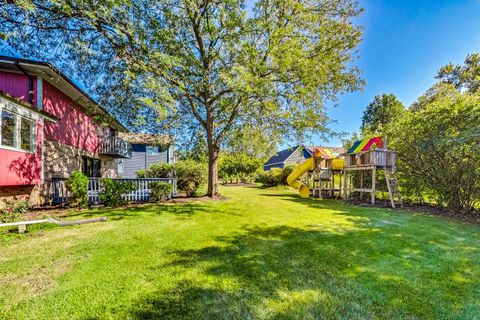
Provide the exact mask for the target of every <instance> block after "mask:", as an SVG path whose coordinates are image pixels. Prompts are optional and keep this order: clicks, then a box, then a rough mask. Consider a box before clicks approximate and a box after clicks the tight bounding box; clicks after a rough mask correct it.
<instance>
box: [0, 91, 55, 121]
mask: <svg viewBox="0 0 480 320" xmlns="http://www.w3.org/2000/svg"><path fill="white" fill-rule="evenodd" d="M0 97H2V98H4V99H6V100H8V101H10V102H13V103H16V104H19V105H21V106H22V107H24V108H26V109H28V110H30V111H32V112H34V113H36V114H39V115H41V116H42V117H43V118H44V119H46V120H49V121H52V122H55V121H57V120H58V118H57V117H55V116H54V115H53V114H51V113H48V112H46V111H45V110H39V109H37V108H36V107H35V106H34V105H32V104H30V103H28V102H25V101H23V100H21V99H18V98H17V97H14V96H12V95H10V94H8V93H7V92H5V91H2V90H0Z"/></svg>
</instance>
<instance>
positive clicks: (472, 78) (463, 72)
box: [437, 53, 480, 93]
mask: <svg viewBox="0 0 480 320" xmlns="http://www.w3.org/2000/svg"><path fill="white" fill-rule="evenodd" d="M479 75H480V55H479V54H478V53H474V54H469V55H468V56H467V58H466V59H465V63H464V64H463V65H461V64H457V65H454V64H453V63H450V64H448V65H446V66H444V67H442V68H441V69H440V70H439V71H438V75H437V79H438V80H440V81H441V82H442V83H448V84H451V85H453V86H454V87H455V88H456V89H457V90H458V91H463V90H466V92H468V93H476V92H478V91H479V89H480V77H479Z"/></svg>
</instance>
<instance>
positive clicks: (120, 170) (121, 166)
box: [118, 160, 125, 174]
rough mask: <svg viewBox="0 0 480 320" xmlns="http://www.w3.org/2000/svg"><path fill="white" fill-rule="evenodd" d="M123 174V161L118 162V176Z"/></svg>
mask: <svg viewBox="0 0 480 320" xmlns="http://www.w3.org/2000/svg"><path fill="white" fill-rule="evenodd" d="M124 172H125V164H124V162H123V160H119V161H118V174H120V173H124Z"/></svg>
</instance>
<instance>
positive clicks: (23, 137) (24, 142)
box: [20, 117, 35, 151]
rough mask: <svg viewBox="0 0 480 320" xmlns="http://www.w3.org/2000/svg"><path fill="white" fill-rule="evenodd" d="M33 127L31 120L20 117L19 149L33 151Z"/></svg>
mask: <svg viewBox="0 0 480 320" xmlns="http://www.w3.org/2000/svg"><path fill="white" fill-rule="evenodd" d="M34 137H35V125H34V122H33V121H32V120H29V119H26V118H23V117H22V120H21V121H20V149H22V150H29V151H31V150H33V146H34V144H35V139H34Z"/></svg>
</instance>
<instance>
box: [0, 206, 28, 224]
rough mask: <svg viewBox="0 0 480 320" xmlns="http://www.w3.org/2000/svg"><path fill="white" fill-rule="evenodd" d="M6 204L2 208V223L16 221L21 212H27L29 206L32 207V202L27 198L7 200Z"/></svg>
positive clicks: (0, 213)
mask: <svg viewBox="0 0 480 320" xmlns="http://www.w3.org/2000/svg"><path fill="white" fill-rule="evenodd" d="M5 204H6V206H5V208H3V209H0V222H1V223H9V222H15V221H16V220H18V218H19V217H20V214H22V213H25V212H27V210H28V208H30V203H29V202H28V201H27V200H21V201H16V202H13V201H6V203H5Z"/></svg>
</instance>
